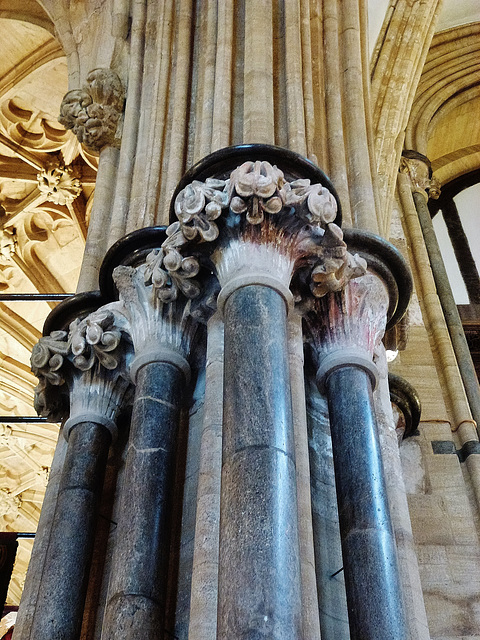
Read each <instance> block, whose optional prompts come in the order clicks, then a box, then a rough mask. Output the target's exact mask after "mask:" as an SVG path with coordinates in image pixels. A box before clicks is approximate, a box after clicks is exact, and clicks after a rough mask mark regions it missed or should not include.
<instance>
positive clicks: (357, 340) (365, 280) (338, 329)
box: [305, 273, 389, 358]
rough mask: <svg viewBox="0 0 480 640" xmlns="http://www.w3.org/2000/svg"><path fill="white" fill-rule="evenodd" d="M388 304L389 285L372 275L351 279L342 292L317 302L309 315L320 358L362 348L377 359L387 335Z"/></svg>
mask: <svg viewBox="0 0 480 640" xmlns="http://www.w3.org/2000/svg"><path fill="white" fill-rule="evenodd" d="M388 302H389V297H388V292H387V289H386V287H385V285H384V284H383V282H382V281H381V280H380V278H378V276H376V275H374V274H371V273H368V274H366V275H364V276H362V277H360V278H357V279H354V280H351V281H350V282H349V283H348V284H347V286H346V287H345V288H344V289H343V290H342V291H338V292H335V293H330V294H329V295H328V296H325V297H322V298H319V299H316V300H315V301H314V302H313V304H312V305H311V307H310V310H309V311H308V313H306V314H305V317H306V320H307V327H308V333H309V337H310V341H311V343H312V344H313V347H314V352H315V353H316V355H317V356H325V355H327V354H328V353H331V352H333V351H339V350H343V349H353V350H357V349H358V350H360V351H362V352H366V353H368V354H369V356H370V357H371V358H373V354H374V350H375V347H376V346H377V345H378V344H379V342H380V340H381V339H382V337H383V334H384V332H385V325H386V321H387V309H388Z"/></svg>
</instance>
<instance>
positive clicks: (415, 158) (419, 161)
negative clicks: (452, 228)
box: [399, 151, 440, 201]
mask: <svg viewBox="0 0 480 640" xmlns="http://www.w3.org/2000/svg"><path fill="white" fill-rule="evenodd" d="M399 171H400V173H404V174H407V175H408V177H409V178H410V184H411V187H412V193H420V194H421V195H422V196H423V197H424V198H425V200H426V201H428V199H429V198H433V199H434V200H436V199H437V198H439V196H440V183H439V182H438V180H437V178H436V177H435V176H434V175H432V170H431V164H430V161H429V159H428V158H427V157H426V156H424V155H422V154H420V153H417V152H415V151H404V153H403V155H402V157H401V159H400V168H399Z"/></svg>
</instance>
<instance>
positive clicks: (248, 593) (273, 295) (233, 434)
mask: <svg viewBox="0 0 480 640" xmlns="http://www.w3.org/2000/svg"><path fill="white" fill-rule="evenodd" d="M224 384H225V387H224V446H223V469H222V503H221V533H220V575H219V615H218V620H219V622H218V625H219V626H218V638H219V640H227V638H228V640H230V639H231V638H248V639H249V640H261V639H262V638H265V639H266V638H268V639H269V640H270V639H271V640H273V639H275V640H283V639H284V640H287V639H288V640H295V639H296V638H301V635H302V633H301V616H300V610H301V607H300V578H299V548H298V525H297V504H296V481H295V462H294V443H293V421H292V407H291V397H290V384H289V366H288V350H287V332H286V306H285V302H284V300H283V298H282V297H281V296H280V295H279V294H278V293H277V292H275V291H274V290H273V289H270V288H268V287H263V286H248V287H244V288H241V289H238V290H237V291H235V292H234V293H233V294H232V295H231V296H230V297H229V298H228V300H227V303H226V305H225V377H224Z"/></svg>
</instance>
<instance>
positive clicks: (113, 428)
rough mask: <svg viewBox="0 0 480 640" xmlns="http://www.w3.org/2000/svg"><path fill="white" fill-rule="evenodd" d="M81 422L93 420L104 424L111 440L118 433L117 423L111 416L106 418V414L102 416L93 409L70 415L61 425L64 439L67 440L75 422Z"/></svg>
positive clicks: (75, 424)
mask: <svg viewBox="0 0 480 640" xmlns="http://www.w3.org/2000/svg"><path fill="white" fill-rule="evenodd" d="M81 422H94V423H95V424H101V425H102V426H104V427H105V428H106V429H108V430H109V431H110V435H111V436H112V442H114V441H115V440H116V438H117V435H118V429H117V425H116V424H115V422H114V421H113V420H112V419H111V418H108V417H107V416H103V415H101V414H99V413H95V412H93V411H86V412H85V413H79V414H78V415H76V416H72V417H71V418H68V420H67V421H66V422H65V424H64V425H63V436H64V438H65V440H67V442H68V439H69V437H70V434H71V432H72V429H73V428H74V427H76V426H77V424H80V423H81Z"/></svg>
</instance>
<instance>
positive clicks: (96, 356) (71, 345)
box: [31, 304, 131, 421]
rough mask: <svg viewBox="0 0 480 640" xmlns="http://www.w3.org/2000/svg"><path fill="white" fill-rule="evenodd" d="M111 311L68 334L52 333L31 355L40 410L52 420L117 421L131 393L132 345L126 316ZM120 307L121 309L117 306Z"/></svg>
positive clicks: (94, 315) (93, 315)
mask: <svg viewBox="0 0 480 640" xmlns="http://www.w3.org/2000/svg"><path fill="white" fill-rule="evenodd" d="M114 306H115V304H114V305H106V306H105V307H102V308H100V309H99V310H98V311H96V312H94V313H91V314H90V315H89V316H87V317H86V318H85V319H83V320H75V321H74V322H72V323H71V325H70V327H69V331H68V332H67V331H53V332H52V333H51V334H50V335H49V336H44V337H43V338H40V340H39V341H38V343H37V344H36V345H35V346H34V348H33V350H32V357H31V366H32V371H33V373H34V374H35V375H36V376H37V377H38V379H39V384H38V385H37V387H36V389H35V403H34V406H35V409H36V410H37V412H38V413H39V414H40V415H42V416H46V417H49V418H50V419H51V420H55V421H60V420H62V419H63V418H65V417H66V416H67V415H68V413H69V408H70V417H71V418H72V415H73V416H75V415H77V414H78V415H79V414H81V415H94V414H95V415H99V416H102V415H103V416H107V417H108V420H109V421H114V419H115V416H116V414H117V412H118V410H119V409H120V407H121V403H122V400H123V398H124V396H125V394H126V393H127V390H128V387H129V376H128V359H129V358H130V356H131V353H130V344H129V340H128V336H127V333H126V332H125V327H124V322H123V316H122V315H121V314H118V313H115V312H114V311H115V309H112V307H114ZM117 306H118V305H117Z"/></svg>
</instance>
